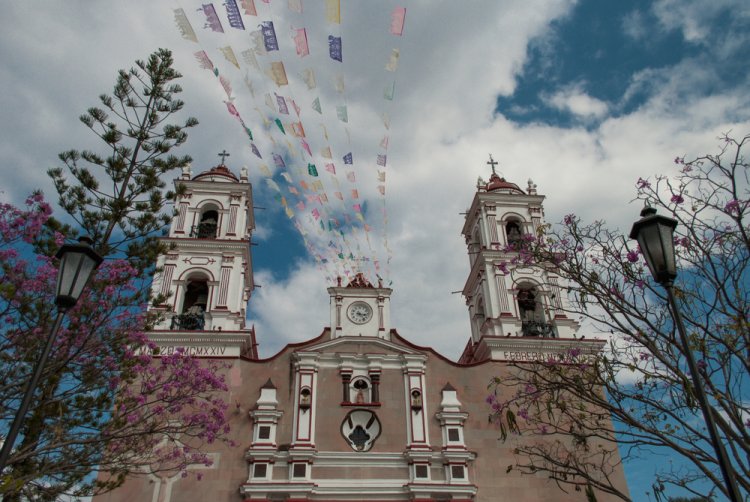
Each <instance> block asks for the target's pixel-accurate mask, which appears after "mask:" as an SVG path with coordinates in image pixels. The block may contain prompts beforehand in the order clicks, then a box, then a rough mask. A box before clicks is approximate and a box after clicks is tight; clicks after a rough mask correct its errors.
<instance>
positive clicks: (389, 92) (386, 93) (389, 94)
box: [383, 81, 396, 101]
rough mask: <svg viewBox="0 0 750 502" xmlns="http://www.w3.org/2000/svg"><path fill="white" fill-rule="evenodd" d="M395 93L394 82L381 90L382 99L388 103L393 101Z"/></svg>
mask: <svg viewBox="0 0 750 502" xmlns="http://www.w3.org/2000/svg"><path fill="white" fill-rule="evenodd" d="M395 92H396V82H395V81H394V82H391V83H390V84H389V85H387V86H386V87H385V89H384V90H383V97H384V98H385V99H387V100H388V101H393V94H394V93H395Z"/></svg>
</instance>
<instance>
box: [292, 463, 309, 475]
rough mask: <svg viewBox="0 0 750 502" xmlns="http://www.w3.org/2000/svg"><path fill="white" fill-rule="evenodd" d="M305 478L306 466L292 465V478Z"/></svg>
mask: <svg viewBox="0 0 750 502" xmlns="http://www.w3.org/2000/svg"><path fill="white" fill-rule="evenodd" d="M305 476H307V464H299V463H298V464H294V466H293V467H292V477H293V478H304V477H305Z"/></svg>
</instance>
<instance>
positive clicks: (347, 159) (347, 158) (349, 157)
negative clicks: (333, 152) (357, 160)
mask: <svg viewBox="0 0 750 502" xmlns="http://www.w3.org/2000/svg"><path fill="white" fill-rule="evenodd" d="M353 163H354V159H353V157H352V152H349V153H347V154H346V155H344V164H347V165H352V164H353Z"/></svg>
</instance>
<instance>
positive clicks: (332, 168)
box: [326, 163, 336, 174]
mask: <svg viewBox="0 0 750 502" xmlns="http://www.w3.org/2000/svg"><path fill="white" fill-rule="evenodd" d="M326 171H328V172H329V173H331V174H336V166H334V165H333V164H331V163H328V164H326Z"/></svg>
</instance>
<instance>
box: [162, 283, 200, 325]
mask: <svg viewBox="0 0 750 502" xmlns="http://www.w3.org/2000/svg"><path fill="white" fill-rule="evenodd" d="M208 293H209V290H208V281H206V280H205V279H204V278H195V279H191V280H189V281H188V283H187V284H186V286H185V293H184V297H183V301H182V312H181V313H179V314H177V315H175V316H174V317H172V327H171V329H183V330H203V329H205V326H206V311H207V310H208Z"/></svg>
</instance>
